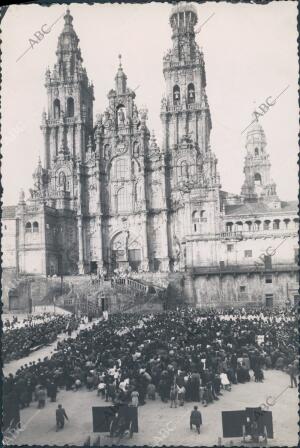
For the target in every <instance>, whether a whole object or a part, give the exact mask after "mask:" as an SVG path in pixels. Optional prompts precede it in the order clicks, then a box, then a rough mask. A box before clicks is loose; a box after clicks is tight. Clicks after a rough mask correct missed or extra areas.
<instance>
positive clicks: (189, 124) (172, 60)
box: [161, 2, 220, 269]
mask: <svg viewBox="0 0 300 448" xmlns="http://www.w3.org/2000/svg"><path fill="white" fill-rule="evenodd" d="M197 21H198V18H197V12H196V9H195V7H194V6H193V5H192V4H190V3H187V2H180V3H179V4H178V5H176V6H174V7H173V9H172V11H171V15H170V24H171V28H172V41H173V48H172V49H171V50H169V51H168V53H167V54H166V55H165V57H164V60H163V73H164V77H165V81H166V96H165V98H163V99H162V104H161V120H162V124H163V131H164V141H163V151H164V152H165V153H166V159H167V162H166V164H167V170H166V175H167V180H166V185H167V196H168V205H169V210H170V213H169V216H170V219H169V241H170V246H171V248H170V251H169V252H170V253H171V254H172V255H171V258H172V261H173V264H174V266H175V268H176V269H183V268H184V267H186V264H187V261H186V254H187V251H188V247H186V244H185V241H184V239H185V236H186V235H190V234H192V233H196V234H198V235H200V234H208V233H217V232H218V231H219V227H220V220H219V211H220V204H219V188H220V185H219V183H220V181H219V175H218V173H217V169H216V165H217V159H216V157H215V155H214V154H213V153H212V151H211V149H210V145H209V139H210V131H211V117H210V110H209V105H208V101H207V96H206V90H205V88H206V77H205V64H204V57H203V53H202V51H200V49H199V47H198V45H197V43H196V40H195V35H196V32H195V26H196V24H197ZM195 224H196V226H195Z"/></svg>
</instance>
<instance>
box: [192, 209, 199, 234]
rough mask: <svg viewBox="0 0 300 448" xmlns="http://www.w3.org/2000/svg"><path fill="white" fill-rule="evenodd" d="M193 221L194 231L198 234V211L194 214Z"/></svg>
mask: <svg viewBox="0 0 300 448" xmlns="http://www.w3.org/2000/svg"><path fill="white" fill-rule="evenodd" d="M192 221H193V230H194V232H197V231H198V225H199V224H198V223H199V221H200V215H199V212H198V211H197V210H195V211H194V212H193V213H192Z"/></svg>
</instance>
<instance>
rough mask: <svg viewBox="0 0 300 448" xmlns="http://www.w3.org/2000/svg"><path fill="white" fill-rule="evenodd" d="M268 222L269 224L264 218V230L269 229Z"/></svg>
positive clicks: (269, 222)
mask: <svg viewBox="0 0 300 448" xmlns="http://www.w3.org/2000/svg"><path fill="white" fill-rule="evenodd" d="M270 224H271V221H269V220H268V219H266V221H264V230H270Z"/></svg>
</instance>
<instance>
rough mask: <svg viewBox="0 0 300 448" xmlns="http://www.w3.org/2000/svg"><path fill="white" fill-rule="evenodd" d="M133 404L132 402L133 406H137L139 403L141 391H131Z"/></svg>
mask: <svg viewBox="0 0 300 448" xmlns="http://www.w3.org/2000/svg"><path fill="white" fill-rule="evenodd" d="M131 404H132V406H135V407H136V408H137V407H138V405H139V393H138V391H137V390H133V391H132V392H131Z"/></svg>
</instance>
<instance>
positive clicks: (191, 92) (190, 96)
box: [187, 83, 195, 104]
mask: <svg viewBox="0 0 300 448" xmlns="http://www.w3.org/2000/svg"><path fill="white" fill-rule="evenodd" d="M187 94H188V104H192V103H194V102H195V87H194V84H193V83H190V84H189V85H188V92H187Z"/></svg>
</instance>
